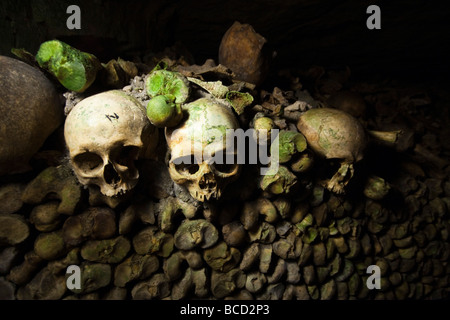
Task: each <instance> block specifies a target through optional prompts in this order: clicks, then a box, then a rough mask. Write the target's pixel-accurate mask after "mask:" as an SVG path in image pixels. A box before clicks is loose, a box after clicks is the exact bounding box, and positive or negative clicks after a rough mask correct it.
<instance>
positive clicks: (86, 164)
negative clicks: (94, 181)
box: [73, 152, 103, 172]
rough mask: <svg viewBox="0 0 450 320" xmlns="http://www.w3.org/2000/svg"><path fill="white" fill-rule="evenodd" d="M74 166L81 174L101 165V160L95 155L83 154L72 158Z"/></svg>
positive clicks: (91, 153) (90, 153)
mask: <svg viewBox="0 0 450 320" xmlns="http://www.w3.org/2000/svg"><path fill="white" fill-rule="evenodd" d="M73 162H74V164H75V165H76V166H77V167H78V168H79V169H80V171H83V172H90V171H93V170H96V169H98V168H100V167H101V166H102V165H103V159H102V158H101V157H100V156H99V155H98V154H96V153H93V152H85V153H81V154H78V155H76V156H75V157H74V158H73Z"/></svg>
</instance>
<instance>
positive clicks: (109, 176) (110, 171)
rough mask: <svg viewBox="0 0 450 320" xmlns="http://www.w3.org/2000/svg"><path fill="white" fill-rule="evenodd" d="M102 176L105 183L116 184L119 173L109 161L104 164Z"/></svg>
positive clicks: (118, 179)
mask: <svg viewBox="0 0 450 320" xmlns="http://www.w3.org/2000/svg"><path fill="white" fill-rule="evenodd" d="M104 178H105V181H106V183H107V184H117V183H119V181H120V177H119V174H118V173H117V171H116V170H115V169H114V167H113V165H112V164H111V163H108V164H107V165H106V166H105V173H104Z"/></svg>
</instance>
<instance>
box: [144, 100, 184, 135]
mask: <svg viewBox="0 0 450 320" xmlns="http://www.w3.org/2000/svg"><path fill="white" fill-rule="evenodd" d="M174 101H175V97H174V96H173V95H161V96H156V97H154V98H153V99H151V100H150V101H149V102H148V103H147V117H148V119H149V120H150V122H151V123H152V124H153V125H155V126H157V127H159V128H162V127H173V126H176V125H177V124H178V123H179V122H180V121H181V119H182V118H183V112H182V110H181V106H180V105H179V104H176V103H175V102H174Z"/></svg>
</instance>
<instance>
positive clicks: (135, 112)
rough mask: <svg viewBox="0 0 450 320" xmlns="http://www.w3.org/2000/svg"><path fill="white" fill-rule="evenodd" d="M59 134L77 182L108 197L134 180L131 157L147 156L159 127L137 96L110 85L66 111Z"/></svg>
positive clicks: (126, 188) (132, 184)
mask: <svg viewBox="0 0 450 320" xmlns="http://www.w3.org/2000/svg"><path fill="white" fill-rule="evenodd" d="M64 137H65V141H66V145H67V148H68V149H69V153H70V161H71V164H72V167H73V170H74V172H75V174H76V176H77V178H78V180H79V181H80V183H81V184H83V185H97V186H99V187H100V191H101V193H102V194H104V195H106V196H108V197H113V196H119V195H122V194H124V193H126V192H127V191H129V190H131V189H132V188H134V186H135V185H136V184H137V181H138V178H139V172H138V169H137V167H136V165H135V161H136V160H137V159H138V158H139V157H148V156H150V155H151V153H152V152H153V150H154V148H155V146H156V143H157V141H158V131H157V130H156V128H155V127H153V126H152V124H151V123H150V121H149V120H148V118H147V116H146V111H145V108H144V107H143V106H142V105H141V104H140V103H139V102H138V101H137V100H136V99H134V98H133V97H130V96H128V95H126V94H125V93H124V92H122V91H119V90H111V91H107V92H103V93H99V94H96V95H93V96H90V97H88V98H86V99H84V100H82V101H81V102H80V103H78V104H77V105H76V106H75V107H74V108H73V109H72V110H71V112H70V113H69V115H68V116H67V119H66V123H65V126H64Z"/></svg>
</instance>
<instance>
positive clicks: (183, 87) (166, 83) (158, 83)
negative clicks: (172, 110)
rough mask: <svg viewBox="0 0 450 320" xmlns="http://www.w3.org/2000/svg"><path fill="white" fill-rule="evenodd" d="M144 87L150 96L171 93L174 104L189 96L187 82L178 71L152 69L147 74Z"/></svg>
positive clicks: (183, 100) (182, 101)
mask: <svg viewBox="0 0 450 320" xmlns="http://www.w3.org/2000/svg"><path fill="white" fill-rule="evenodd" d="M145 88H146V90H147V93H148V95H149V96H150V98H154V97H156V96H159V95H172V96H174V97H175V100H174V102H175V103H176V104H180V103H184V102H186V100H187V99H188V98H189V82H188V80H187V79H186V77H185V76H183V75H182V74H181V73H179V72H173V71H168V70H161V69H160V70H154V71H152V72H151V73H150V74H149V75H148V76H147V78H146V80H145Z"/></svg>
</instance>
